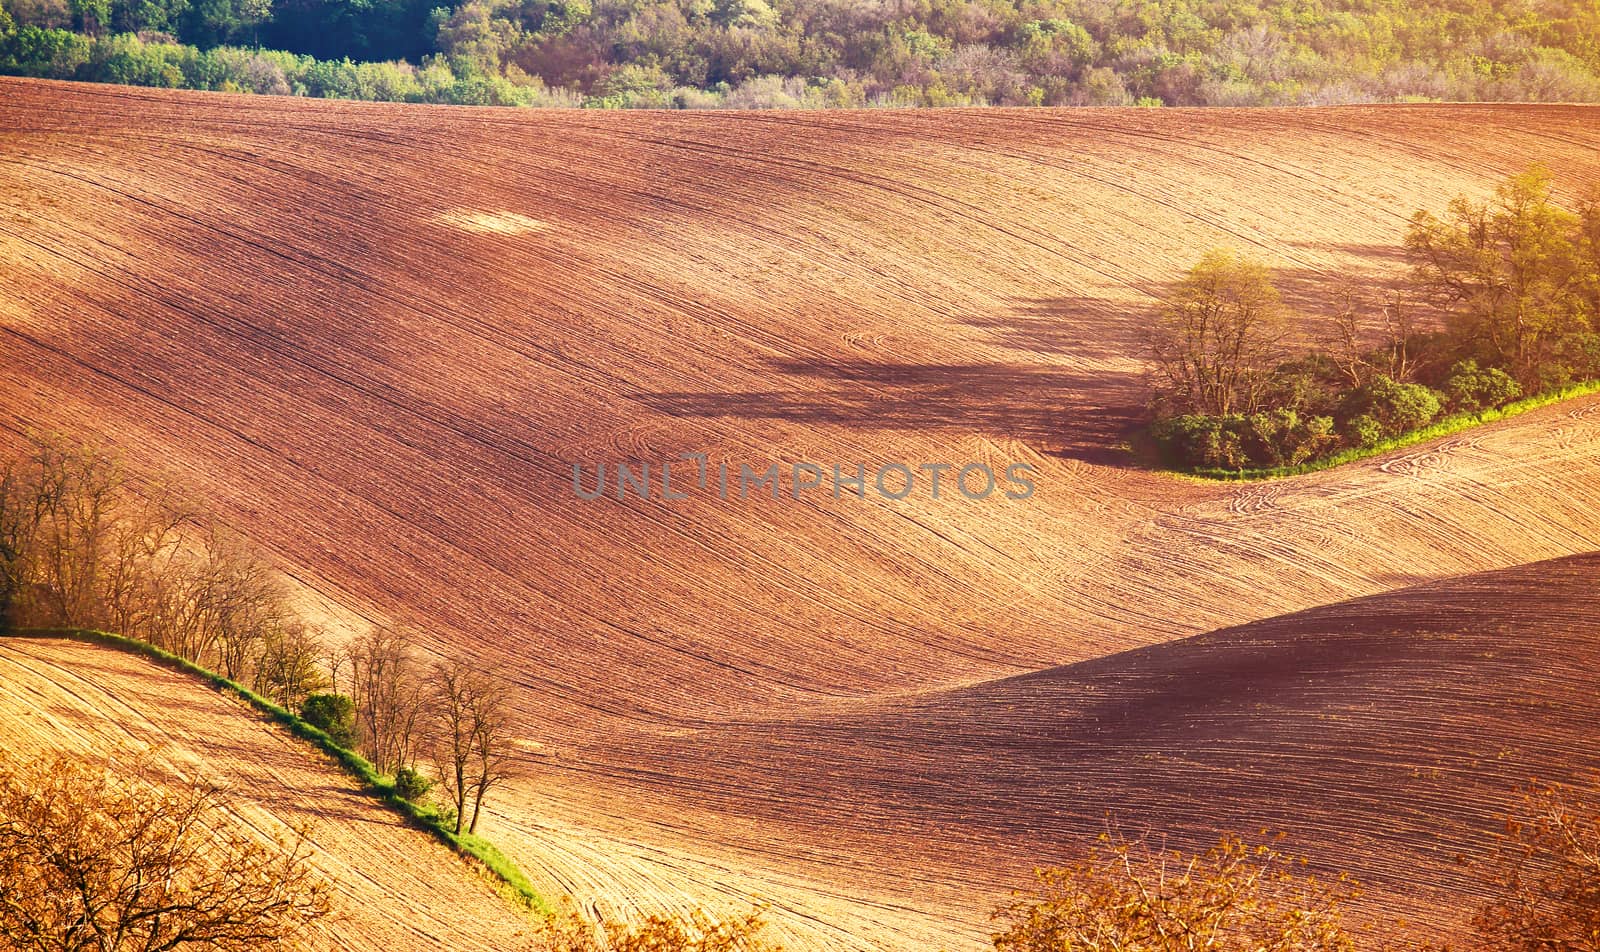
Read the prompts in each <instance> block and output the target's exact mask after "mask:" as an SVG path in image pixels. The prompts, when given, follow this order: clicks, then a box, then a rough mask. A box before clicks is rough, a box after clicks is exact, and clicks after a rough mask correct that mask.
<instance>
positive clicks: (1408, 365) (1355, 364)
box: [1321, 282, 1419, 388]
mask: <svg viewBox="0 0 1600 952" xmlns="http://www.w3.org/2000/svg"><path fill="white" fill-rule="evenodd" d="M1333 305H1334V309H1333V314H1332V316H1331V318H1330V320H1329V322H1328V328H1327V331H1326V332H1325V333H1324V334H1323V337H1322V340H1321V344H1322V345H1323V347H1324V348H1325V349H1326V350H1327V353H1328V358H1329V360H1330V361H1331V362H1332V364H1333V366H1334V368H1335V369H1336V370H1337V371H1338V373H1339V376H1340V377H1341V378H1342V379H1343V382H1344V383H1345V384H1346V385H1348V386H1349V387H1351V388H1359V387H1364V386H1366V385H1367V383H1369V382H1370V381H1371V380H1372V378H1373V376H1374V375H1376V374H1382V375H1384V376H1387V377H1389V378H1390V379H1392V380H1397V381H1399V382H1401V383H1408V382H1410V380H1411V378H1412V377H1413V376H1415V374H1416V372H1417V367H1418V364H1419V360H1418V353H1417V351H1418V347H1417V336H1418V335H1417V327H1416V318H1415V314H1414V310H1413V309H1412V308H1411V307H1410V306H1409V304H1408V303H1407V301H1406V300H1405V297H1404V295H1402V294H1401V293H1400V292H1395V293H1394V294H1393V295H1392V296H1391V297H1389V298H1388V299H1387V300H1386V301H1384V302H1383V303H1382V305H1381V306H1379V307H1376V308H1374V306H1373V303H1372V301H1371V299H1370V298H1369V297H1368V296H1366V295H1363V294H1362V293H1361V290H1360V288H1359V287H1358V286H1357V285H1356V284H1355V283H1354V282H1344V283H1341V284H1340V285H1338V286H1337V287H1336V288H1335V289H1334V293H1333ZM1374 310H1376V314H1374Z"/></svg>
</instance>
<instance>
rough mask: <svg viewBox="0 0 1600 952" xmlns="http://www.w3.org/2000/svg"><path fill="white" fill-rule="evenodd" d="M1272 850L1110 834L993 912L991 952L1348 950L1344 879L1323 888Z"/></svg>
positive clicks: (1348, 888)
mask: <svg viewBox="0 0 1600 952" xmlns="http://www.w3.org/2000/svg"><path fill="white" fill-rule="evenodd" d="M1293 866H1294V864H1293V860H1292V859H1291V858H1290V857H1288V856H1285V855H1284V854H1282V853H1280V852H1278V851H1277V850H1276V849H1273V848H1271V847H1268V846H1264V845H1262V846H1251V845H1249V844H1247V843H1245V842H1244V841H1242V840H1240V839H1238V838H1236V837H1232V836H1228V837H1223V838H1222V840H1221V841H1220V842H1219V843H1218V844H1217V845H1216V846H1214V847H1212V848H1211V849H1209V850H1207V851H1206V852H1204V853H1200V854H1195V855H1185V854H1183V853H1181V852H1177V851H1173V850H1168V849H1166V848H1164V847H1163V846H1161V845H1159V844H1150V843H1148V842H1145V841H1139V842H1132V843H1130V842H1127V841H1124V840H1120V839H1116V838H1113V837H1112V836H1111V835H1110V834H1107V835H1105V836H1102V837H1101V845H1100V846H1099V847H1097V848H1096V849H1094V850H1092V851H1091V852H1090V853H1089V855H1088V856H1087V857H1086V858H1084V859H1082V860H1079V861H1078V862H1076V863H1073V864H1071V865H1068V866H1063V867H1058V868H1053V869H1041V870H1039V871H1038V874H1037V875H1038V888H1037V890H1036V891H1035V892H1034V893H1032V894H1027V895H1019V897H1018V899H1017V901H1016V902H1014V903H1013V904H1012V905H1010V906H1007V907H1006V908H1004V909H1002V910H1000V911H999V912H997V913H996V914H995V916H996V918H997V919H998V920H1000V922H1001V923H1002V924H1003V925H1004V929H1003V930H1002V931H1000V932H998V933H996V934H995V935H994V947H995V949H996V950H997V952H1070V950H1079V949H1082V950H1085V952H1088V950H1095V952H1135V950H1137V952H1190V950H1194V949H1210V950H1214V952H1352V950H1353V949H1354V948H1355V943H1354V939H1353V937H1352V934H1351V933H1350V932H1349V931H1348V930H1347V929H1346V927H1345V925H1344V923H1343V921H1342V906H1343V904H1344V903H1345V902H1346V901H1347V900H1348V899H1349V898H1351V897H1353V896H1354V895H1355V894H1356V893H1355V888H1354V886H1353V884H1351V883H1350V882H1349V881H1348V880H1346V879H1345V878H1344V877H1339V878H1337V879H1335V880H1333V881H1332V882H1329V883H1322V882H1319V881H1317V880H1316V879H1314V878H1309V877H1305V876H1303V875H1301V874H1299V873H1297V872H1296V871H1295V870H1294V868H1293Z"/></svg>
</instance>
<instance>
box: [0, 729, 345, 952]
mask: <svg viewBox="0 0 1600 952" xmlns="http://www.w3.org/2000/svg"><path fill="white" fill-rule="evenodd" d="M306 852H307V851H306V845H305V839H304V837H303V836H302V837H299V838H297V839H295V840H294V841H293V842H292V843H279V844H277V845H276V846H275V847H268V846H265V845H263V844H261V843H259V842H257V841H256V840H254V839H252V838H250V837H249V836H247V835H245V833H243V832H242V831H240V830H238V829H236V828H235V827H234V826H232V825H231V823H230V822H229V821H228V820H227V818H226V816H225V811H224V810H223V809H222V804H221V797H220V792H219V791H218V789H217V788H216V787H214V786H210V785H208V784H204V783H199V782H195V783H188V784H183V783H178V782H176V781H169V780H165V779H163V780H162V781H160V782H157V781H156V780H154V779H153V778H151V777H149V776H147V775H145V773H144V772H143V771H142V770H141V771H139V772H135V773H134V774H132V775H120V774H115V773H113V772H112V771H111V770H110V769H109V768H106V767H89V766H85V765H80V764H76V763H74V762H72V761H69V760H67V759H65V758H63V757H59V756H57V757H54V758H49V759H45V760H42V761H38V762H35V763H33V764H32V765H27V766H24V765H23V764H20V763H16V762H9V763H5V764H3V765H0V883H3V884H4V886H3V889H0V940H3V941H0V945H4V946H5V947H6V948H8V949H16V950H18V952H165V950H172V949H186V948H193V949H210V950H215V952H249V950H257V949H261V950H265V949H276V948H280V947H281V944H282V943H283V942H285V941H286V940H289V939H292V938H294V937H295V936H296V935H298V934H299V933H301V932H302V931H304V929H305V928H306V927H307V926H308V925H310V924H311V923H313V922H315V921H317V920H319V919H321V918H323V917H324V916H327V915H328V914H329V911H330V907H329V889H328V887H327V885H326V884H325V883H324V882H323V881H322V880H321V879H320V878H319V877H318V876H317V875H316V874H315V873H314V871H313V870H312V868H311V866H310V863H309V862H308V860H307V856H306Z"/></svg>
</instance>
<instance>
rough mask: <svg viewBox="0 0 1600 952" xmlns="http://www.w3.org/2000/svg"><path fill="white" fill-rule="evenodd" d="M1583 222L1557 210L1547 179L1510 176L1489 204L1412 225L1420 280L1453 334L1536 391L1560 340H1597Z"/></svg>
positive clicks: (1459, 202) (1410, 241) (1536, 173)
mask: <svg viewBox="0 0 1600 952" xmlns="http://www.w3.org/2000/svg"><path fill="white" fill-rule="evenodd" d="M1583 231H1584V221H1583V219H1581V218H1580V216H1578V215H1574V214H1573V213H1571V212H1568V211H1566V210H1564V209H1562V208H1560V207H1558V206H1557V205H1556V204H1555V202H1554V200H1553V198H1552V195H1551V180H1550V174H1549V173H1548V172H1546V171H1544V170H1543V169H1538V168H1535V169H1532V170H1530V171H1528V172H1524V173H1523V174H1521V175H1517V176H1513V177H1512V178H1510V179H1509V180H1507V181H1506V182H1505V183H1503V184H1502V185H1501V186H1500V187H1499V188H1498V189H1496V190H1495V193H1494V198H1493V199H1492V200H1491V201H1487V202H1474V201H1471V200H1470V199H1468V198H1466V197H1465V196H1460V197H1457V198H1456V199H1455V200H1454V201H1452V202H1451V203H1450V207H1449V212H1448V214H1447V217H1446V218H1445V219H1443V220H1441V219H1439V218H1436V217H1435V216H1434V215H1432V214H1431V213H1429V212H1426V211H1419V212H1417V213H1416V215H1414V216H1412V219H1411V227H1410V230H1409V231H1408V232H1407V235H1406V250H1407V251H1408V252H1409V254H1410V256H1411V258H1412V262H1413V265H1414V273H1415V276H1416V279H1417V281H1418V282H1419V283H1420V284H1421V285H1422V286H1423V288H1424V289H1426V290H1427V292H1428V293H1429V294H1430V295H1432V296H1433V298H1434V299H1435V300H1437V301H1438V302H1440V303H1441V304H1443V305H1444V306H1446V307H1448V308H1450V311H1451V320H1452V322H1453V327H1452V329H1453V331H1454V332H1455V333H1456V335H1457V336H1458V337H1459V338H1460V339H1462V340H1463V341H1465V342H1466V343H1467V345H1468V346H1469V348H1470V349H1471V355H1472V356H1476V357H1479V358H1480V359H1482V360H1483V361H1484V362H1485V363H1486V364H1487V365H1488V366H1491V367H1500V368H1503V369H1505V370H1506V371H1508V372H1510V373H1511V375H1512V376H1514V377H1516V378H1517V382H1518V383H1519V384H1521V385H1522V387H1523V389H1524V390H1525V391H1527V392H1530V393H1532V392H1538V391H1540V390H1542V389H1544V385H1545V384H1546V383H1547V381H1546V380H1544V379H1543V378H1544V377H1545V376H1547V375H1548V374H1549V373H1550V372H1551V371H1552V369H1553V368H1552V366H1551V363H1552V362H1551V357H1552V355H1553V353H1554V352H1555V351H1556V350H1557V349H1558V347H1559V345H1560V343H1561V341H1562V339H1563V338H1565V337H1568V336H1570V335H1573V334H1579V333H1584V332H1592V331H1593V330H1594V327H1593V325H1592V324H1591V323H1590V315H1589V314H1588V309H1587V308H1586V307H1585V304H1584V302H1585V298H1586V293H1587V291H1588V289H1589V288H1590V285H1591V282H1592V280H1593V275H1594V265H1593V264H1592V263H1590V262H1587V261H1585V256H1584V254H1583V253H1582V251H1583Z"/></svg>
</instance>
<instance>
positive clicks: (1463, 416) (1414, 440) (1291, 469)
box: [1173, 380, 1600, 480]
mask: <svg viewBox="0 0 1600 952" xmlns="http://www.w3.org/2000/svg"><path fill="white" fill-rule="evenodd" d="M1595 393H1600V380H1591V381H1589V382H1588V383H1581V384H1575V385H1573V386H1571V387H1567V388H1565V389H1563V390H1557V391H1553V392H1551V393H1546V394H1542V395H1540V396H1537V397H1524V398H1523V399H1521V400H1516V401H1513V402H1511V403H1508V404H1506V405H1505V406H1503V407H1497V408H1495V409H1493V410H1483V411H1481V412H1478V413H1453V414H1451V415H1450V416H1447V417H1442V418H1440V419H1438V420H1435V421H1434V422H1432V423H1430V424H1428V425H1427V426H1425V427H1423V428H1422V429H1420V430H1412V431H1411V432H1410V433H1403V434H1401V435H1400V436H1397V437H1395V438H1393V439H1389V440H1384V441H1383V442H1381V443H1377V444H1374V445H1372V446H1364V447H1360V448H1357V449H1348V450H1343V451H1341V452H1338V453H1335V454H1333V455H1332V456H1325V457H1323V458H1322V459H1318V460H1312V461H1311V462H1309V463H1301V464H1300V465H1299V466H1276V467H1272V468H1270V469H1205V468H1197V469H1181V468H1175V469H1173V472H1176V473H1179V474H1180V475H1184V476H1193V477H1196V478H1198V479H1208V480H1251V479H1281V478H1283V477H1285V476H1301V475H1304V474H1306V473H1315V472H1318V471H1320V470H1324V469H1332V468H1334V467H1335V466H1343V465H1344V464H1346V463H1354V462H1356V461H1357V460H1363V459H1369V458H1371V457H1374V456H1381V455H1383V454H1384V453H1390V452H1393V451H1394V450H1399V449H1405V448H1406V447H1408V446H1415V445H1416V444H1418V443H1426V442H1427V441H1428V440H1434V439H1438V438H1439V437H1441V436H1449V435H1451V434H1452V433H1459V432H1461V431H1462V430H1466V429H1470V428H1472V427H1475V426H1479V425H1481V424H1484V423H1493V422H1494V421H1496V420H1504V419H1506V418H1507V417H1514V416H1517V415H1518V414H1521V413H1527V412H1528V411H1529V410H1537V409H1539V408H1540V407H1545V406H1549V405H1550V404H1552V403H1559V402H1560V401H1562V400H1570V399H1571V398H1573V397H1584V396H1589V395H1590V394H1595Z"/></svg>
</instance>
